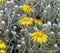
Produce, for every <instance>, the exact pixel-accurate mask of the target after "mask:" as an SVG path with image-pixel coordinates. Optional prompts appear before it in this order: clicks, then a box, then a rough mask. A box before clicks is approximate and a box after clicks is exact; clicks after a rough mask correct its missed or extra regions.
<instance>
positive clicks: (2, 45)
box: [0, 40, 7, 49]
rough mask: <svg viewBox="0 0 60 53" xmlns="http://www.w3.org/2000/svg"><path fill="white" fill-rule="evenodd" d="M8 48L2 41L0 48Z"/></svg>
mask: <svg viewBox="0 0 60 53" xmlns="http://www.w3.org/2000/svg"><path fill="white" fill-rule="evenodd" d="M6 47H7V46H6V44H5V43H4V42H3V41H2V40H0V48H1V49H5V48H6Z"/></svg>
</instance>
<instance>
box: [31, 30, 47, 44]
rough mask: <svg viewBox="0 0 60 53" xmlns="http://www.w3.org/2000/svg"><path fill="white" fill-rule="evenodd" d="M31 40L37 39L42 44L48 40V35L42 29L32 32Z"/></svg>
mask: <svg viewBox="0 0 60 53" xmlns="http://www.w3.org/2000/svg"><path fill="white" fill-rule="evenodd" d="M31 40H32V41H34V42H36V41H37V42H38V43H40V44H42V43H43V42H47V41H48V36H47V35H45V34H44V33H43V32H41V31H36V32H33V33H31Z"/></svg>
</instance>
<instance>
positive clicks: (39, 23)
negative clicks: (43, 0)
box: [34, 18, 43, 25]
mask: <svg viewBox="0 0 60 53" xmlns="http://www.w3.org/2000/svg"><path fill="white" fill-rule="evenodd" d="M34 23H36V24H38V25H43V22H42V21H41V20H40V19H37V18H35V19H34Z"/></svg>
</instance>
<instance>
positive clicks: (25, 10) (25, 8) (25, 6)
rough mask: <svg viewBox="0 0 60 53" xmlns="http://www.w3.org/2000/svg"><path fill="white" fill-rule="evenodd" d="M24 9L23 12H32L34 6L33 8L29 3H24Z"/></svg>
mask: <svg viewBox="0 0 60 53" xmlns="http://www.w3.org/2000/svg"><path fill="white" fill-rule="evenodd" d="M22 10H23V12H25V13H30V12H32V8H31V7H30V6H29V5H27V4H25V5H22Z"/></svg>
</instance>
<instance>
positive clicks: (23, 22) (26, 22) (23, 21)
mask: <svg viewBox="0 0 60 53" xmlns="http://www.w3.org/2000/svg"><path fill="white" fill-rule="evenodd" d="M32 22H33V20H32V19H31V18H30V17H23V18H22V19H19V20H18V23H19V24H21V25H30V24H32Z"/></svg>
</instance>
